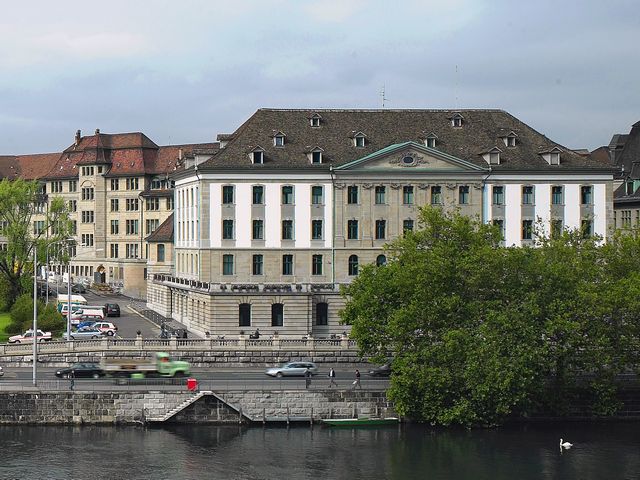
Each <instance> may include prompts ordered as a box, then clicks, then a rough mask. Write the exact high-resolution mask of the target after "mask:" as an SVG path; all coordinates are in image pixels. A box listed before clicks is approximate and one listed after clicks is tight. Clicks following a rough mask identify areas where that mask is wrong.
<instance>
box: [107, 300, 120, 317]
mask: <svg viewBox="0 0 640 480" xmlns="http://www.w3.org/2000/svg"><path fill="white" fill-rule="evenodd" d="M104 309H105V312H106V315H107V317H119V316H120V305H118V304H117V303H105V304H104Z"/></svg>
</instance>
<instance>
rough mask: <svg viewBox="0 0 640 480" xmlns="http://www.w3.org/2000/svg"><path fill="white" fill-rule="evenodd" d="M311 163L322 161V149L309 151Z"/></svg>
mask: <svg viewBox="0 0 640 480" xmlns="http://www.w3.org/2000/svg"><path fill="white" fill-rule="evenodd" d="M311 163H313V164H317V163H322V150H314V151H313V152H311Z"/></svg>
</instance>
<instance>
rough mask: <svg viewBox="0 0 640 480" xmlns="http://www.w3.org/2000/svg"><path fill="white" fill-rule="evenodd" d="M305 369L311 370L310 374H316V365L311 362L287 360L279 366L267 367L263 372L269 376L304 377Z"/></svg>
mask: <svg viewBox="0 0 640 480" xmlns="http://www.w3.org/2000/svg"><path fill="white" fill-rule="evenodd" d="M307 370H310V371H311V375H316V374H317V373H318V366H317V365H316V364H315V363H313V362H289V363H285V364H284V365H282V366H281V367H273V368H269V369H268V370H267V371H266V372H264V373H265V374H266V375H269V376H270V377H304V374H305V372H306V371H307Z"/></svg>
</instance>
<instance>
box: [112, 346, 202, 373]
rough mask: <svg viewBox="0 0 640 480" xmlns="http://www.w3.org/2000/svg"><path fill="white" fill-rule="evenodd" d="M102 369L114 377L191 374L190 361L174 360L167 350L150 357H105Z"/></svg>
mask: <svg viewBox="0 0 640 480" xmlns="http://www.w3.org/2000/svg"><path fill="white" fill-rule="evenodd" d="M101 365H102V369H103V370H104V372H105V373H106V374H107V375H111V376H112V377H131V378H144V377H184V376H187V375H189V374H190V367H189V363H188V362H184V361H180V360H173V359H172V358H171V355H169V354H168V353H165V352H157V353H156V354H155V355H154V356H153V357H148V358H104V359H102V362H101Z"/></svg>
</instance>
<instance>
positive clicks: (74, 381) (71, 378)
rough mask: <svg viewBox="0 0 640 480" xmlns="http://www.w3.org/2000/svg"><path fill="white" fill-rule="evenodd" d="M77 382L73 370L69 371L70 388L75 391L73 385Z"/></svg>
mask: <svg viewBox="0 0 640 480" xmlns="http://www.w3.org/2000/svg"><path fill="white" fill-rule="evenodd" d="M75 384H76V376H75V374H74V373H73V370H71V372H70V373H69V390H71V391H73V387H74V386H75Z"/></svg>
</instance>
